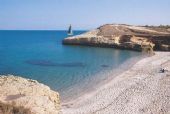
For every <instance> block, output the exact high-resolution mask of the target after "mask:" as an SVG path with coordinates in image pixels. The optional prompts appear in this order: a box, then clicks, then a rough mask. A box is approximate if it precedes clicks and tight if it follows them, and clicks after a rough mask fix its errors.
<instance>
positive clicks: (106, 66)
mask: <svg viewBox="0 0 170 114" xmlns="http://www.w3.org/2000/svg"><path fill="white" fill-rule="evenodd" d="M101 67H109V65H101Z"/></svg>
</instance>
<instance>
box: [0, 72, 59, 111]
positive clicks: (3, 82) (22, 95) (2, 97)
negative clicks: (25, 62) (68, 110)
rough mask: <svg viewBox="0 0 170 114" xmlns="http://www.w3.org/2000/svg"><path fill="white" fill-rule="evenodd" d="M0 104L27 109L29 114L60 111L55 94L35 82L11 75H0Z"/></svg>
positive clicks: (57, 97) (57, 96)
mask: <svg viewBox="0 0 170 114" xmlns="http://www.w3.org/2000/svg"><path fill="white" fill-rule="evenodd" d="M0 102H1V103H4V105H6V104H8V105H13V104H15V107H23V108H25V109H29V110H30V111H31V114H58V113H59V111H60V101H59V94H58V93H57V92H55V91H52V90H51V89H50V88H49V87H48V86H46V85H43V84H41V83H38V82H37V81H35V80H30V79H24V78H21V77H16V76H12V75H9V76H1V75H0ZM0 112H2V111H1V110H0Z"/></svg>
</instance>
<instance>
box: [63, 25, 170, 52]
mask: <svg viewBox="0 0 170 114" xmlns="http://www.w3.org/2000/svg"><path fill="white" fill-rule="evenodd" d="M63 44H66V45H88V46H98V47H112V48H121V49H131V50H137V51H142V50H145V49H153V50H159V51H170V27H164V26H163V27H158V26H132V25H125V24H106V25H103V26H101V27H99V28H97V29H95V30H92V31H89V32H86V33H84V34H81V35H77V36H73V37H68V38H65V39H64V40H63Z"/></svg>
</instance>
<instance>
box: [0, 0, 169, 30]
mask: <svg viewBox="0 0 170 114" xmlns="http://www.w3.org/2000/svg"><path fill="white" fill-rule="evenodd" d="M107 23H117V24H132V25H160V24H163V25H168V24H169V25H170V0H0V30H65V29H68V26H69V24H72V26H73V28H74V29H77V30H89V29H94V28H96V27H99V26H101V25H103V24H107Z"/></svg>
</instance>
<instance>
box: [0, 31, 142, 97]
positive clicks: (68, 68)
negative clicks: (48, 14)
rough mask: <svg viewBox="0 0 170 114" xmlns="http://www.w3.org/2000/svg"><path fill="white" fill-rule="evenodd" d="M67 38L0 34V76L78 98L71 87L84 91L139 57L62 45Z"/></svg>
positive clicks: (49, 33) (39, 33) (131, 53)
mask: <svg viewBox="0 0 170 114" xmlns="http://www.w3.org/2000/svg"><path fill="white" fill-rule="evenodd" d="M83 32H85V31H74V33H75V34H81V33H83ZM66 37H67V33H66V31H0V74H4V75H6V74H13V75H18V76H22V77H25V78H31V79H35V80H38V81H39V82H41V83H44V84H46V85H48V86H50V87H51V88H52V89H54V90H57V91H59V92H60V94H61V96H62V98H63V99H64V98H66V97H68V91H69V92H70V93H69V94H70V95H74V94H79V92H78V91H76V90H73V89H70V88H71V87H73V86H75V85H80V86H82V88H81V87H79V90H80V91H83V90H84V89H85V87H87V86H86V85H89V84H90V83H92V81H93V80H95V81H97V79H99V78H98V77H99V75H97V74H100V73H107V72H109V71H110V70H111V69H115V68H117V67H119V66H120V65H121V64H123V63H124V62H125V61H127V60H128V59H130V58H132V57H136V56H139V55H140V53H138V52H134V51H127V50H118V49H111V48H97V47H83V46H66V45H62V40H63V39H64V38H66ZM95 76H96V77H95ZM91 79H93V80H91Z"/></svg>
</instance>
